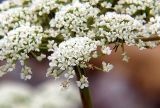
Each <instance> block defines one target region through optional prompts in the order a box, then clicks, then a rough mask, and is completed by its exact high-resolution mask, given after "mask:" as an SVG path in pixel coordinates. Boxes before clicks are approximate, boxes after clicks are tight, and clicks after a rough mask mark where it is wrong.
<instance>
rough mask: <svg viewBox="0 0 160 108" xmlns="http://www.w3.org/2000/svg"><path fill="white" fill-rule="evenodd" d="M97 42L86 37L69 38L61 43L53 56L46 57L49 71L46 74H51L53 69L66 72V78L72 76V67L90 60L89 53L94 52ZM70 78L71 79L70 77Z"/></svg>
mask: <svg viewBox="0 0 160 108" xmlns="http://www.w3.org/2000/svg"><path fill="white" fill-rule="evenodd" d="M97 46H98V42H96V41H93V40H91V39H89V38H87V37H76V38H71V39H69V40H67V41H64V42H62V43H61V44H60V45H59V46H58V48H57V49H55V50H54V52H53V54H52V55H51V56H49V57H48V59H49V60H50V61H51V62H50V63H49V65H50V69H49V72H48V73H52V71H53V69H54V68H55V67H58V68H59V69H60V70H63V71H65V70H68V75H66V77H67V78H70V77H69V76H70V75H74V71H73V69H72V67H74V66H80V65H85V63H87V62H89V60H90V59H91V53H92V52H93V51H96V49H97ZM71 78H72V77H71Z"/></svg>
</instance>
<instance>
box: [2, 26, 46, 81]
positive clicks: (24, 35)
mask: <svg viewBox="0 0 160 108" xmlns="http://www.w3.org/2000/svg"><path fill="white" fill-rule="evenodd" d="M43 35H44V34H43V28H42V27H41V26H29V25H25V26H21V27H19V28H16V29H14V30H12V31H10V32H8V33H7V36H5V37H4V38H3V39H1V43H0V44H1V45H0V60H6V61H7V64H10V65H11V67H7V66H8V65H4V66H5V67H3V68H1V70H0V73H6V72H7V71H12V70H13V69H14V68H12V67H15V64H16V61H17V60H20V62H21V65H25V64H26V63H25V62H26V61H25V60H26V59H28V58H29V56H28V53H30V52H31V51H40V50H39V45H40V44H41V39H42V37H43ZM12 65H13V66H12ZM4 69H5V70H4ZM22 70H23V72H24V75H23V78H24V79H30V76H28V74H31V72H30V71H28V70H30V69H28V68H27V67H26V66H24V69H22ZM2 75H3V74H2ZM25 76H26V77H27V78H25Z"/></svg>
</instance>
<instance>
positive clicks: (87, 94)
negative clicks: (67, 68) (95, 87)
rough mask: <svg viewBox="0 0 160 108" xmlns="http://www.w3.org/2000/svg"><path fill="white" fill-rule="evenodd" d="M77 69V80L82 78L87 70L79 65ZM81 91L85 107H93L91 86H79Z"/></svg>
mask: <svg viewBox="0 0 160 108" xmlns="http://www.w3.org/2000/svg"><path fill="white" fill-rule="evenodd" d="M75 71H76V76H77V80H80V79H81V76H82V74H83V75H86V72H85V71H84V69H81V68H80V67H79V66H76V67H75ZM79 91H80V96H81V101H82V104H83V108H93V106H92V99H91V95H90V89H89V87H85V88H84V89H80V88H79Z"/></svg>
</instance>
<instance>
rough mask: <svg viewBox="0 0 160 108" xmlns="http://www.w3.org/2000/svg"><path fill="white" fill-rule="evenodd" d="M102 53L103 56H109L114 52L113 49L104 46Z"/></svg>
mask: <svg viewBox="0 0 160 108" xmlns="http://www.w3.org/2000/svg"><path fill="white" fill-rule="evenodd" d="M101 51H102V53H103V54H107V55H110V54H111V52H112V50H111V48H110V47H106V46H102V48H101Z"/></svg>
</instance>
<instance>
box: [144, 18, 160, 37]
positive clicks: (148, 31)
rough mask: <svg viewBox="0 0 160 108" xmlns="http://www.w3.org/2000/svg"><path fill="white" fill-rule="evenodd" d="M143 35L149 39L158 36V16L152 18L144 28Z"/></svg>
mask: <svg viewBox="0 0 160 108" xmlns="http://www.w3.org/2000/svg"><path fill="white" fill-rule="evenodd" d="M143 31H144V35H145V36H147V37H150V36H151V35H155V34H157V35H158V36H160V16H156V17H152V18H151V19H150V22H149V23H147V24H146V25H145V26H144V30H143Z"/></svg>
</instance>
